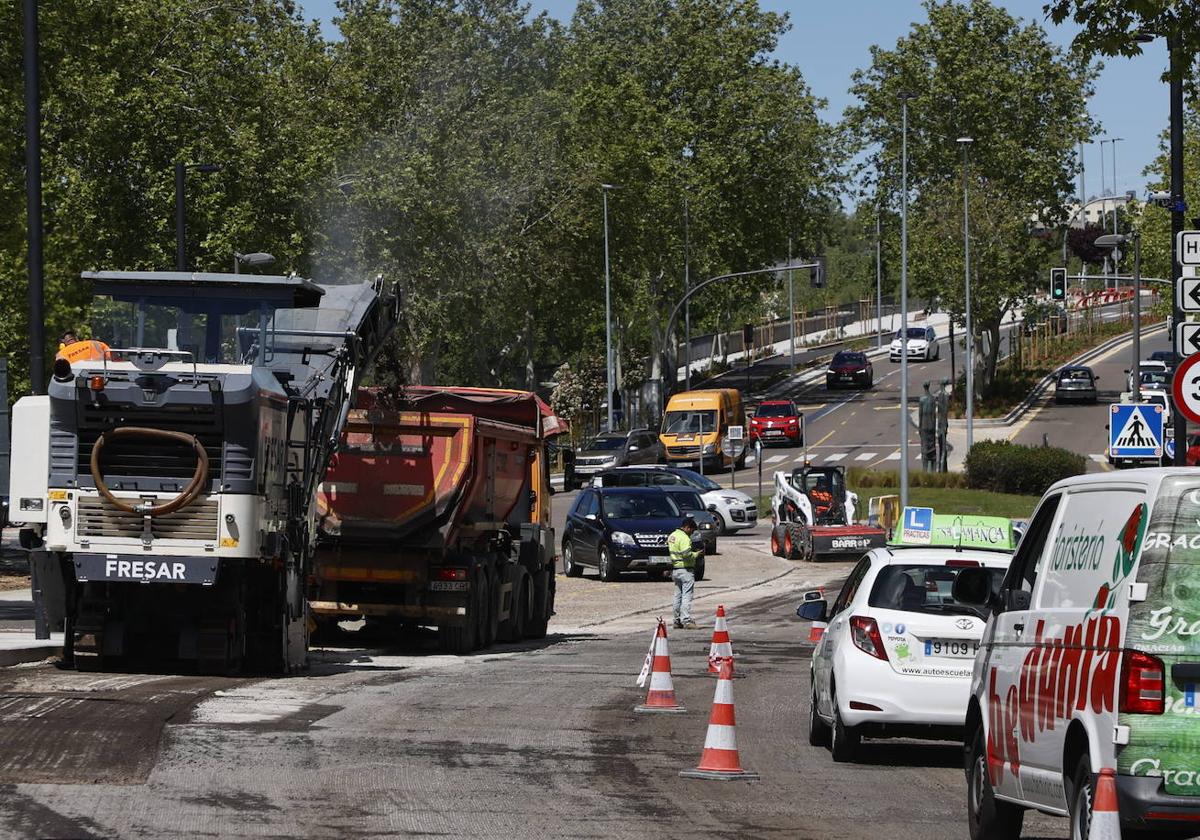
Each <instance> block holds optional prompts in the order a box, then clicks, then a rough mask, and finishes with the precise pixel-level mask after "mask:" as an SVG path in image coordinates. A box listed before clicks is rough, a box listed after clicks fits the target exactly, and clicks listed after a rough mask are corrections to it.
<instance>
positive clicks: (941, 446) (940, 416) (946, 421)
mask: <svg viewBox="0 0 1200 840" xmlns="http://www.w3.org/2000/svg"><path fill="white" fill-rule="evenodd" d="M949 385H950V380H949V379H943V380H942V386H941V387H940V388H939V389H938V392H937V397H936V399H937V464H938V466H937V468H938V472H947V471H949V461H950V440H949V432H950V392H949V391H948V390H947V388H948V386H949Z"/></svg>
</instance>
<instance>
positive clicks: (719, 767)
mask: <svg viewBox="0 0 1200 840" xmlns="http://www.w3.org/2000/svg"><path fill="white" fill-rule="evenodd" d="M736 729H737V724H736V721H735V719H734V712H733V666H732V665H731V664H730V661H729V660H725V661H723V662H722V663H721V670H720V672H719V673H718V674H717V690H716V693H715V694H714V695H713V706H712V714H710V715H709V718H708V732H707V733H706V734H705V736H704V752H703V753H701V755H700V764H699V765H697V766H696V769H694V770H680V771H679V775H680V776H682V777H683V778H685V779H747V780H752V779H757V778H759V776H758V774H757V773H752V772H750V771H748V770H743V769H742V762H741V757H740V756H739V755H738V748H737V731H736Z"/></svg>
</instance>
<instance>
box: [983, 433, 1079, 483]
mask: <svg viewBox="0 0 1200 840" xmlns="http://www.w3.org/2000/svg"><path fill="white" fill-rule="evenodd" d="M965 466H966V475H967V486H968V487H971V488H974V489H976V490H991V491H994V492H997V493H1019V494H1029V495H1040V494H1042V493H1044V492H1046V489H1047V488H1048V487H1049V486H1050V485H1051V484H1053V483H1054V482H1056V481H1061V480H1062V479H1064V478H1070V477H1071V476H1074V475H1082V474H1083V473H1084V472H1085V471H1086V470H1087V461H1086V460H1085V459H1084V457H1083V456H1082V455H1079V454H1076V453H1074V452H1069V451H1068V450H1066V449H1059V448H1058V447H1054V446H1021V445H1020V444H1016V443H1011V442H1009V441H1006V440H1001V441H993V440H988V441H980V442H979V443H976V444H975V445H974V446H972V447H971V451H970V452H968V453H967V458H966V465H965Z"/></svg>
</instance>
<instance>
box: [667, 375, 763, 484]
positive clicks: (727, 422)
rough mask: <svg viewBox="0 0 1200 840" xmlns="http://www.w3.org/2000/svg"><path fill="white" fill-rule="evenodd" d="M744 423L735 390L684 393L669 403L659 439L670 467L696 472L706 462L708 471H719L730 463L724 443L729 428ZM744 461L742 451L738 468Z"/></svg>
mask: <svg viewBox="0 0 1200 840" xmlns="http://www.w3.org/2000/svg"><path fill="white" fill-rule="evenodd" d="M744 422H745V420H744V417H743V414H742V392H741V391H739V390H737V389H736V388H712V389H709V390H704V391H684V392H683V393H681V394H675V395H674V396H673V397H671V399H670V400H669V401H668V402H667V411H666V413H665V414H664V415H663V423H662V431H661V432H660V433H659V436H658V437H659V440H661V441H662V444H663V448H664V449H665V450H666V453H667V463H668V464H670V465H671V466H673V467H689V468H692V469H695V468H697V467H700V466H701V463H700V462H701V459H702V458H703V461H704V463H703V467H704V468H705V469H718V468H721V467H728V466H729V460H730V459H729V456H728V454H727V453H725V452H723V451H722V448H721V439H722V438H723V437H724V436H725V434H726V432H727V431H728V430H729V427H730V426H741V425H743V424H744ZM745 460H746V455H745V450H744V449H743V450H742V454H741V456H740V457H739V458H738V466H741V465H742V464H743V463H745Z"/></svg>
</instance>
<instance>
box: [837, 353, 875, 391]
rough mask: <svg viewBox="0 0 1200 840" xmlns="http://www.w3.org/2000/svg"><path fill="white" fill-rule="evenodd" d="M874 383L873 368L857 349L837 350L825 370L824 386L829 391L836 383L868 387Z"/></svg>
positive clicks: (864, 355) (869, 361)
mask: <svg viewBox="0 0 1200 840" xmlns="http://www.w3.org/2000/svg"><path fill="white" fill-rule="evenodd" d="M874 384H875V369H874V368H872V367H871V360H870V359H868V358H867V354H866V353H862V352H860V351H858V350H839V351H838V352H837V353H835V354H834V356H833V360H832V361H830V363H829V369H828V370H827V371H825V387H826V388H828V389H829V390H831V391H832V390H833V389H834V388H835V387H837V386H838V385H857V386H858V387H859V388H870V387H871V386H872V385H874Z"/></svg>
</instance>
